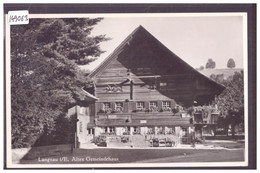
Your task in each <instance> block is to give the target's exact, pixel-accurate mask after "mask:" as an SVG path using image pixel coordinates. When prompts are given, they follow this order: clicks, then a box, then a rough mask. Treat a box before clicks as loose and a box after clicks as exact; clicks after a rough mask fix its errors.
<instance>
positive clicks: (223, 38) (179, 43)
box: [85, 16, 243, 70]
mask: <svg viewBox="0 0 260 173" xmlns="http://www.w3.org/2000/svg"><path fill="white" fill-rule="evenodd" d="M139 25H142V26H143V27H144V28H145V29H146V30H148V32H150V33H151V34H152V35H153V36H155V37H156V38H157V39H158V40H159V41H160V42H161V43H163V44H164V45H165V46H166V47H167V48H169V49H170V50H171V51H172V52H173V53H175V54H176V55H178V56H179V57H180V58H181V59H183V60H184V61H185V62H187V63H188V64H189V65H191V66H192V67H193V68H199V67H200V66H205V65H206V62H207V60H208V59H209V58H211V59H213V60H214V61H215V62H216V68H217V69H221V68H226V67H227V61H228V59H229V58H233V59H234V60H235V63H236V68H243V27H242V26H243V18H242V16H203V17H202V16H196V17H194V16H185V17H176V16H171V17H169V16H168V17H155V16H152V17H140V16H138V17H122V16H121V17H104V19H103V20H102V21H101V22H100V23H98V24H97V25H96V26H95V27H94V29H93V31H92V35H99V34H106V36H107V37H110V38H111V40H109V41H107V42H103V43H101V44H100V46H101V49H102V50H105V51H106V53H104V54H102V55H101V56H100V57H99V58H98V60H96V61H94V62H93V63H91V64H89V65H87V66H86V67H85V68H86V69H89V70H92V69H94V68H95V67H96V66H98V65H99V64H100V63H101V62H102V61H103V60H104V59H105V58H106V57H107V56H108V55H109V54H110V53H112V52H113V50H114V49H115V48H116V47H117V46H118V45H119V44H120V43H121V42H122V41H123V40H124V39H125V38H126V37H127V36H128V35H129V34H130V33H131V32H132V31H133V30H134V29H135V28H137V27H138V26H139Z"/></svg>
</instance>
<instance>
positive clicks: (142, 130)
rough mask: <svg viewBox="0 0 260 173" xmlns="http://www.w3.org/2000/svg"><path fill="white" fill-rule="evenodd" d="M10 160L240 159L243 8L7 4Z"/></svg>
mask: <svg viewBox="0 0 260 173" xmlns="http://www.w3.org/2000/svg"><path fill="white" fill-rule="evenodd" d="M5 31H6V35H5V38H6V42H5V46H6V49H5V55H6V56H5V67H6V68H5V73H6V83H5V84H6V85H5V86H6V116H5V127H6V144H5V146H6V168H54V167H57V168H93V167H94V168H99V167H101V168H113V167H117V168H118V167H120V168H131V167H139V168H148V167H149V168H151V167H163V168H175V167H246V166H248V164H249V161H248V145H249V144H248V142H249V139H248V133H249V130H248V129H249V127H248V126H249V124H248V116H253V115H249V113H248V99H249V98H248V83H249V82H250V81H248V77H247V76H248V59H249V58H250V57H248V34H247V33H248V14H247V13H246V12H235V13H234V12H232V13H231V12H230V13H229V12H218V13H217V12H212V13H206V12H199V13H189V12H186V13H174V12H172V13H116V12H115V13H95V14H93V13H62V14H61V13H57V14H53V13H47V14H46V13H45V14H40V13H39V14H37V13H33V14H31V13H30V10H29V11H27V10H26V9H25V10H24V11H15V10H13V12H11V13H8V14H6V15H5Z"/></svg>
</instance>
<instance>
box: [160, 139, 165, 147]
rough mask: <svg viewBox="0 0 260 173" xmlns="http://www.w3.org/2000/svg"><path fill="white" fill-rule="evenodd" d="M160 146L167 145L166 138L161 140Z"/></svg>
mask: <svg viewBox="0 0 260 173" xmlns="http://www.w3.org/2000/svg"><path fill="white" fill-rule="evenodd" d="M159 147H166V140H165V139H160V140H159Z"/></svg>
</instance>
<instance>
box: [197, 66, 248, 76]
mask: <svg viewBox="0 0 260 173" xmlns="http://www.w3.org/2000/svg"><path fill="white" fill-rule="evenodd" d="M241 70H243V69H242V68H234V69H230V68H225V69H204V70H198V72H200V73H201V74H203V75H205V76H207V77H210V75H211V74H215V75H217V74H224V77H225V78H227V77H229V76H232V75H233V74H234V73H235V72H240V71H241Z"/></svg>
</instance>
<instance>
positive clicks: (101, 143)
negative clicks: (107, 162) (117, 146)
mask: <svg viewBox="0 0 260 173" xmlns="http://www.w3.org/2000/svg"><path fill="white" fill-rule="evenodd" d="M95 144H96V145H97V146H99V147H106V146H107V142H106V136H98V137H97V138H96V140H95Z"/></svg>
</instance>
